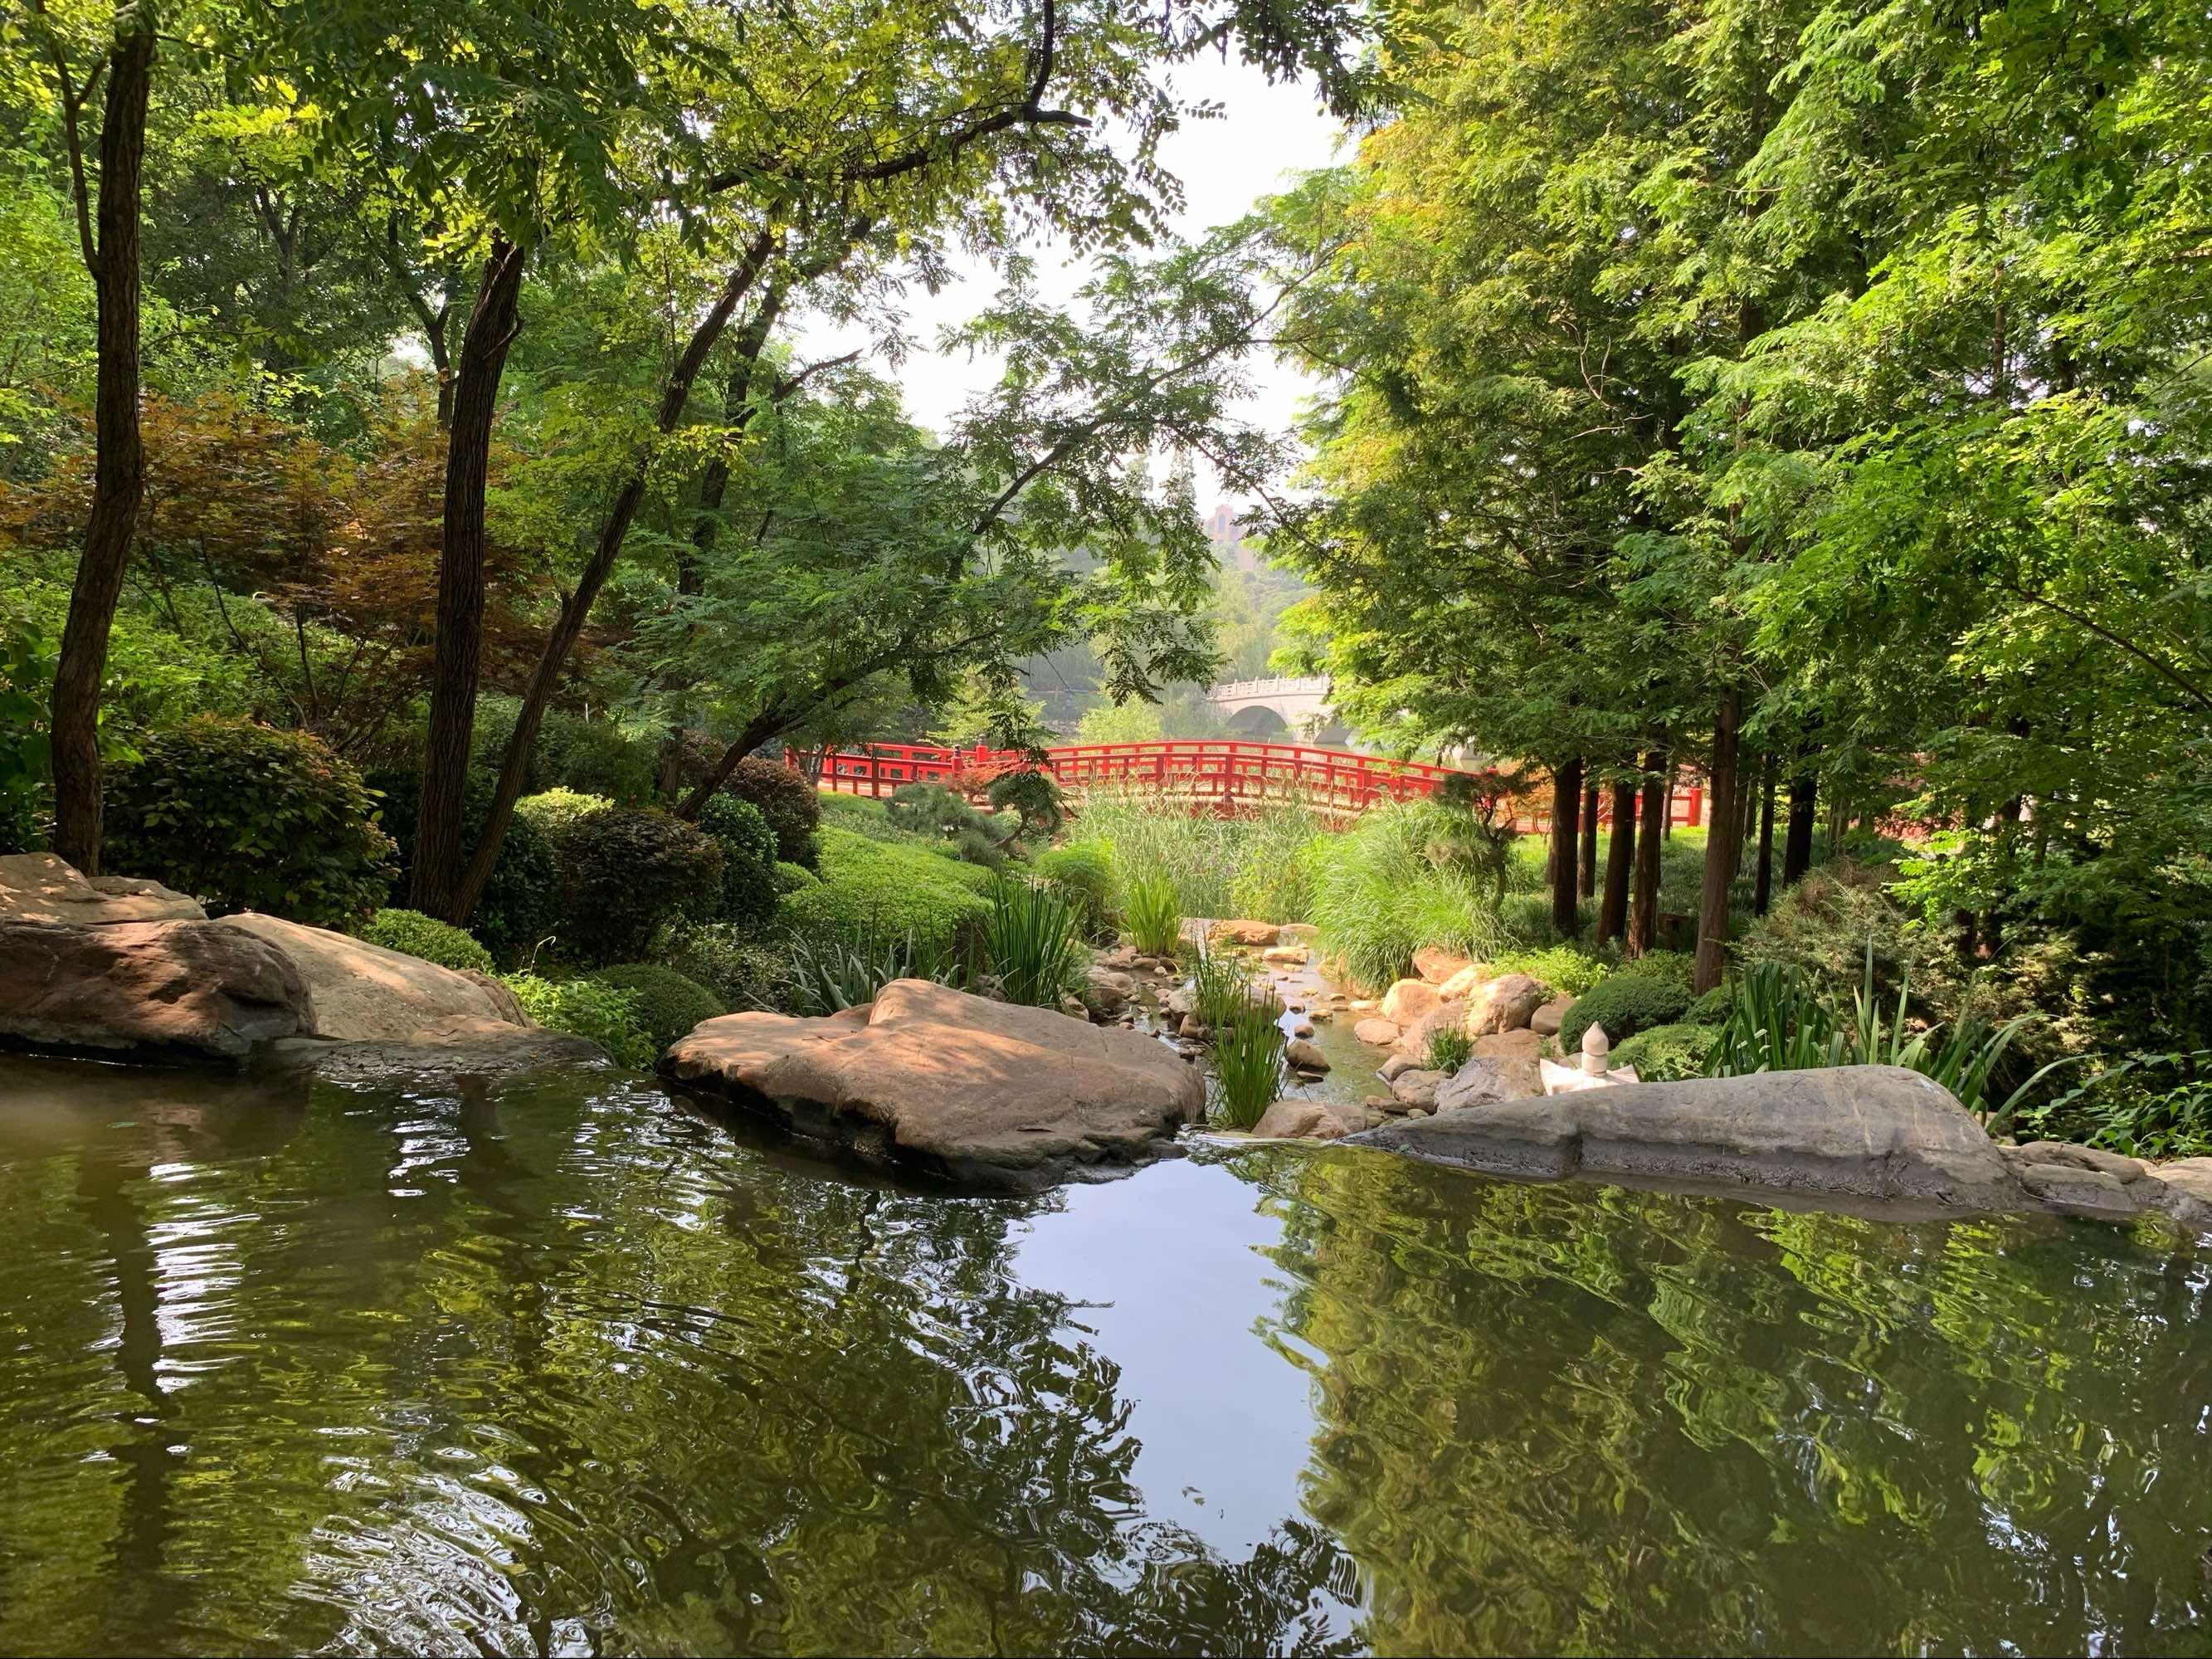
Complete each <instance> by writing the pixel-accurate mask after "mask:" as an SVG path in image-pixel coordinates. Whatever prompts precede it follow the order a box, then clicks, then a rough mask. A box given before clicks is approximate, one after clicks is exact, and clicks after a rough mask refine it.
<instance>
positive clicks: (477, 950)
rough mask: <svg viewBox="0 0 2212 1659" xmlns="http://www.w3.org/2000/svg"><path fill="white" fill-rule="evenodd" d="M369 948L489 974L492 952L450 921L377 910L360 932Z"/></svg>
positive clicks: (394, 910) (447, 966) (412, 912)
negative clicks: (379, 947)
mask: <svg viewBox="0 0 2212 1659" xmlns="http://www.w3.org/2000/svg"><path fill="white" fill-rule="evenodd" d="M361 937H362V939H365V940H367V941H368V943H369V944H371V945H382V946H383V947H384V948H385V949H386V950H387V951H398V952H399V953H400V954H401V955H403V956H410V957H422V960H423V961H425V962H435V963H437V964H438V966H440V967H441V968H473V969H476V970H477V972H478V973H480V974H488V973H489V972H491V965H492V964H491V952H490V951H487V950H485V949H484V948H483V945H479V944H477V941H476V940H475V939H472V938H471V937H470V936H469V934H468V933H466V932H465V930H464V929H461V928H459V927H454V926H453V923H451V922H450V921H439V920H438V919H437V918H436V917H435V916H426V915H423V914H422V912H421V911H420V910H401V909H384V910H379V911H378V912H377V913H376V914H375V915H373V916H371V917H370V918H369V919H368V925H367V926H365V927H362V930H361Z"/></svg>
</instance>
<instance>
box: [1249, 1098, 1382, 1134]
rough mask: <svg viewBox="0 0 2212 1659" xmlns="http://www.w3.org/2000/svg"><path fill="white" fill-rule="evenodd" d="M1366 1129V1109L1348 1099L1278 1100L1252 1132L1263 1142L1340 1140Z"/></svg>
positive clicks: (1261, 1116)
mask: <svg viewBox="0 0 2212 1659" xmlns="http://www.w3.org/2000/svg"><path fill="white" fill-rule="evenodd" d="M1365 1127H1367V1109H1366V1108H1365V1107H1364V1106H1356V1105H1354V1104H1353V1103H1352V1102H1350V1101H1348V1100H1279V1101H1277V1102H1276V1103H1274V1104H1273V1105H1272V1106H1270V1107H1269V1108H1267V1110H1266V1111H1265V1112H1263V1113H1261V1115H1260V1121H1258V1122H1257V1123H1255V1124H1254V1125H1253V1126H1252V1133H1253V1134H1254V1135H1255V1136H1257V1137H1258V1138H1260V1139H1263V1140H1341V1139H1344V1137H1345V1136H1346V1135H1356V1134H1358V1133H1359V1132H1360V1131H1361V1130H1362V1129H1364V1128H1365Z"/></svg>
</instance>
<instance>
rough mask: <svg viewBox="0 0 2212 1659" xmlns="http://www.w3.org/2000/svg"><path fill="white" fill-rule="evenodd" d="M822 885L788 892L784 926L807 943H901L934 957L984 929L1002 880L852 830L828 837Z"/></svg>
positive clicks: (780, 910) (828, 832) (779, 922)
mask: <svg viewBox="0 0 2212 1659" xmlns="http://www.w3.org/2000/svg"><path fill="white" fill-rule="evenodd" d="M821 874H822V878H821V880H820V881H818V882H817V883H815V884H813V885H811V886H808V887H805V888H802V889H800V890H799V891H797V892H794V893H787V894H786V895H785V896H783V898H782V899H781V901H780V902H778V904H777V906H776V926H777V927H778V929H779V930H781V932H783V933H787V934H790V935H792V936H793V937H794V938H795V939H811V940H827V939H838V938H842V939H855V938H859V937H860V936H862V935H864V934H865V935H868V936H871V937H874V938H877V939H890V940H896V939H903V938H906V937H908V936H909V935H910V936H911V937H912V939H913V940H914V942H915V945H916V946H917V947H918V948H920V949H921V950H922V951H926V952H947V953H951V952H957V951H961V950H963V949H964V948H965V946H966V945H967V943H968V942H969V940H970V939H972V938H973V937H974V936H975V931H976V930H977V929H978V928H979V927H981V921H982V918H983V915H984V913H985V912H986V911H987V910H988V909H989V908H990V907H989V904H988V902H987V901H986V899H985V898H984V896H983V895H984V892H985V891H987V890H988V889H989V887H990V885H991V884H992V882H993V881H994V879H995V878H994V877H993V876H992V874H991V872H989V871H987V870H979V869H977V868H975V866H972V865H966V864H961V863H958V862H957V861H956V860H952V859H948V858H945V857H942V856H940V855H939V854H936V853H933V852H931V851H929V850H928V849H927V848H921V847H902V846H896V845H893V844H890V843H888V842H876V841H870V840H868V839H867V838H866V836H856V835H854V834H853V833H852V831H850V830H848V829H824V830H823V832H822V872H821Z"/></svg>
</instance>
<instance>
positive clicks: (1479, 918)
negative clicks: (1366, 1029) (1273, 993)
mask: <svg viewBox="0 0 2212 1659" xmlns="http://www.w3.org/2000/svg"><path fill="white" fill-rule="evenodd" d="M1437 811H1438V809H1437V808H1436V807H1434V806H1431V805H1429V804H1428V803H1426V802H1425V801H1410V802H1405V803H1402V804H1400V805H1395V806H1386V807H1383V808H1382V809H1381V810H1379V811H1374V812H1370V813H1369V814H1368V815H1367V816H1366V817H1364V818H1362V819H1361V820H1360V821H1359V822H1358V823H1357V824H1356V825H1354V826H1353V827H1352V829H1350V830H1348V831H1346V833H1344V834H1342V835H1340V836H1334V837H1332V838H1331V839H1330V842H1329V843H1328V846H1327V848H1326V850H1325V854H1324V855H1323V856H1322V857H1320V858H1318V859H1317V860H1316V866H1315V872H1314V883H1313V903H1312V919H1313V921H1315V922H1316V923H1317V924H1318V925H1319V927H1320V928H1321V945H1322V950H1323V951H1325V952H1326V953H1327V954H1328V955H1329V956H1332V957H1335V958H1336V959H1337V961H1339V962H1340V963H1342V964H1343V967H1344V969H1345V971H1346V974H1348V975H1350V976H1351V977H1352V979H1354V980H1356V981H1358V983H1359V984H1361V985H1362V986H1364V987H1368V988H1370V989H1379V988H1381V987H1383V986H1386V985H1388V984H1389V982H1390V981H1392V980H1394V979H1398V978H1401V977H1403V976H1404V975H1406V974H1407V973H1408V972H1409V971H1411V969H1412V966H1413V952H1414V951H1417V950H1419V948H1420V947H1421V946H1422V945H1442V946H1443V947H1444V948H1446V949H1447V950H1453V951H1459V952H1461V953H1462V954H1463V955H1465V956H1468V957H1474V958H1476V959H1478V960H1482V959H1486V958H1488V957H1492V956H1495V955H1498V953H1499V952H1501V951H1508V950H1510V949H1512V948H1514V947H1515V946H1516V945H1520V944H1522V943H1523V942H1525V941H1524V940H1523V939H1522V938H1521V937H1520V936H1519V935H1517V934H1516V933H1515V932H1514V931H1513V929H1512V928H1511V927H1509V926H1508V925H1507V923H1506V921H1504V918H1503V917H1502V916H1501V915H1500V914H1499V911H1498V909H1497V908H1493V907H1492V903H1491V890H1490V884H1489V883H1488V881H1487V880H1486V879H1483V878H1477V877H1474V876H1473V875H1471V874H1469V873H1468V872H1465V871H1462V870H1458V869H1453V868H1441V869H1440V868H1438V867H1437V865H1436V864H1435V863H1434V862H1433V861H1432V860H1431V858H1430V856H1429V853H1428V848H1429V845H1430V843H1431V842H1433V841H1436V840H1437V839H1438V838H1439V836H1438V825H1437ZM1515 850H1516V854H1518V853H1519V849H1518V848H1516V849H1515ZM1532 868H1533V871H1534V877H1535V878H1536V879H1537V880H1541V878H1542V876H1543V865H1542V863H1541V860H1537V861H1535V862H1534V864H1533V866H1532V864H1531V861H1530V860H1528V859H1527V858H1526V857H1523V856H1516V857H1515V858H1514V859H1513V860H1511V861H1510V863H1509V865H1508V866H1507V883H1508V897H1507V902H1508V903H1509V904H1510V902H1511V900H1512V895H1511V889H1512V888H1513V887H1514V886H1516V885H1525V884H1527V883H1528V879H1529V874H1530V872H1531V870H1532Z"/></svg>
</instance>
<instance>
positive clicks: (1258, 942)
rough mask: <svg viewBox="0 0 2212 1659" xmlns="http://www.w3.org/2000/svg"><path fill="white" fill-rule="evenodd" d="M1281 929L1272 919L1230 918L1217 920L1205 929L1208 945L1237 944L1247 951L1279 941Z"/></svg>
mask: <svg viewBox="0 0 2212 1659" xmlns="http://www.w3.org/2000/svg"><path fill="white" fill-rule="evenodd" d="M1282 937H1283V930H1282V928H1281V927H1279V926H1277V925H1276V924H1275V923H1273V922H1272V921H1239V920H1237V919H1234V918H1232V919H1231V920H1229V921H1217V922H1215V923H1214V924H1213V925H1212V927H1208V928H1207V929H1206V943H1207V944H1209V945H1242V946H1243V947H1244V948H1245V949H1246V950H1248V951H1256V950H1259V949H1261V948H1262V947H1263V946H1266V945H1277V944H1279V943H1281V941H1282Z"/></svg>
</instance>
